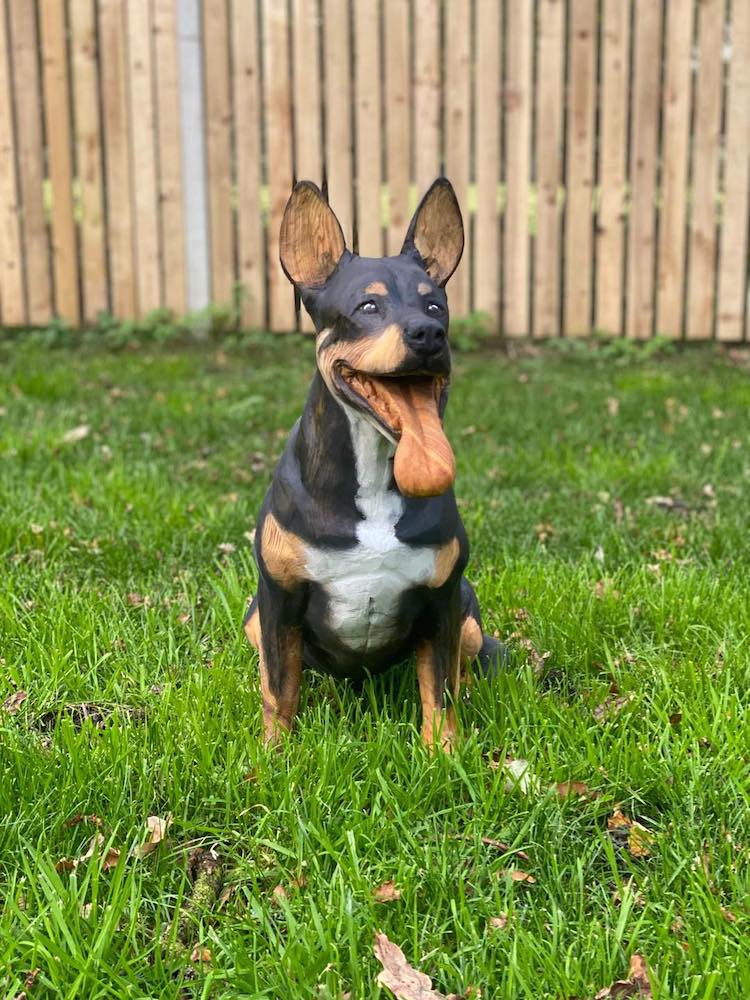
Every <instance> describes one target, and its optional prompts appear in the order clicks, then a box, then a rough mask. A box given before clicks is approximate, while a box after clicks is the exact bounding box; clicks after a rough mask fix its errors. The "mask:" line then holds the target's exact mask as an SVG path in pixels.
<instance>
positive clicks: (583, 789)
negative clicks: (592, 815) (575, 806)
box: [555, 781, 598, 799]
mask: <svg viewBox="0 0 750 1000" xmlns="http://www.w3.org/2000/svg"><path fill="white" fill-rule="evenodd" d="M555 794H556V795H559V796H560V798H561V799H566V798H568V796H570V795H577V796H579V798H585V799H595V798H596V797H597V795H598V792H592V791H591V789H590V788H589V786H588V785H585V784H584V783H583V782H582V781H558V783H557V784H556V785H555Z"/></svg>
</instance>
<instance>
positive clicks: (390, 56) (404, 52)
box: [385, 0, 411, 254]
mask: <svg viewBox="0 0 750 1000" xmlns="http://www.w3.org/2000/svg"><path fill="white" fill-rule="evenodd" d="M385 103H386V108H387V109H388V110H387V112H386V115H385V128H386V156H387V161H386V165H387V170H388V228H387V230H386V236H387V239H386V252H387V253H389V254H397V253H398V252H399V250H400V249H401V245H402V243H403V241H404V235H405V233H406V228H407V226H408V224H409V174H410V170H409V136H410V132H411V121H410V114H409V110H410V100H409V0H385Z"/></svg>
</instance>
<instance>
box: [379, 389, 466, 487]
mask: <svg viewBox="0 0 750 1000" xmlns="http://www.w3.org/2000/svg"><path fill="white" fill-rule="evenodd" d="M373 381H375V380H374V379H373ZM377 391H378V395H379V396H382V397H385V401H386V405H387V408H388V413H389V417H390V420H389V422H390V423H391V424H392V426H393V427H394V429H395V430H397V431H400V433H401V437H400V440H399V442H398V445H397V446H396V456H395V458H394V461H393V474H394V476H395V478H396V485H397V486H398V488H399V490H400V491H401V492H402V493H403V494H404V496H407V497H435V496H439V495H440V494H441V493H445V491H446V490H447V489H449V488H450V487H451V486H452V485H453V481H454V479H455V478H456V460H455V458H454V456H453V449H452V448H451V446H450V443H449V442H448V438H447V437H446V436H445V434H444V432H443V425H442V423H441V422H440V415H439V414H438V401H437V399H436V398H435V388H434V382H433V380H432V379H431V378H416V379H413V380H407V379H400V378H394V379H383V380H378V381H377Z"/></svg>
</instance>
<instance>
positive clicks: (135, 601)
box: [127, 590, 151, 608]
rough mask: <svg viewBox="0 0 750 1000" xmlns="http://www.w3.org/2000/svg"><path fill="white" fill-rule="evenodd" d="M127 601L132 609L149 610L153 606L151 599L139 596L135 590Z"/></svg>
mask: <svg viewBox="0 0 750 1000" xmlns="http://www.w3.org/2000/svg"><path fill="white" fill-rule="evenodd" d="M127 601H128V604H129V605H130V606H131V608H148V607H150V606H151V598H150V597H148V596H144V595H143V594H138V593H136V592H135V591H134V590H132V591H131V592H130V593H129V594H128V597H127Z"/></svg>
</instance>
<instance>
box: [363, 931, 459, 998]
mask: <svg viewBox="0 0 750 1000" xmlns="http://www.w3.org/2000/svg"><path fill="white" fill-rule="evenodd" d="M373 952H374V954H375V958H377V960H378V961H379V962H380V963H381V965H382V966H383V968H382V971H381V972H379V973H378V979H377V981H378V984H379V985H380V986H385V987H387V989H389V990H390V991H391V993H393V995H394V996H395V997H397V998H398V1000H459V997H458V996H457V995H456V994H455V993H450V994H448V995H447V996H446V994H445V993H440V992H438V990H434V989H433V988H432V980H431V979H430V977H429V976H427V975H425V973H424V972H420V971H419V969H415V968H414V966H412V965H409V963H408V962H407V961H406V957H405V955H404V953H403V952H402V951H401V949H400V948H399V946H398V945H397V944H394V943H393V941H389V940H388V938H387V937H386V935H385V934H381V933H380V932H378V933H377V934H376V935H375V945H374V947H373Z"/></svg>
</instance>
